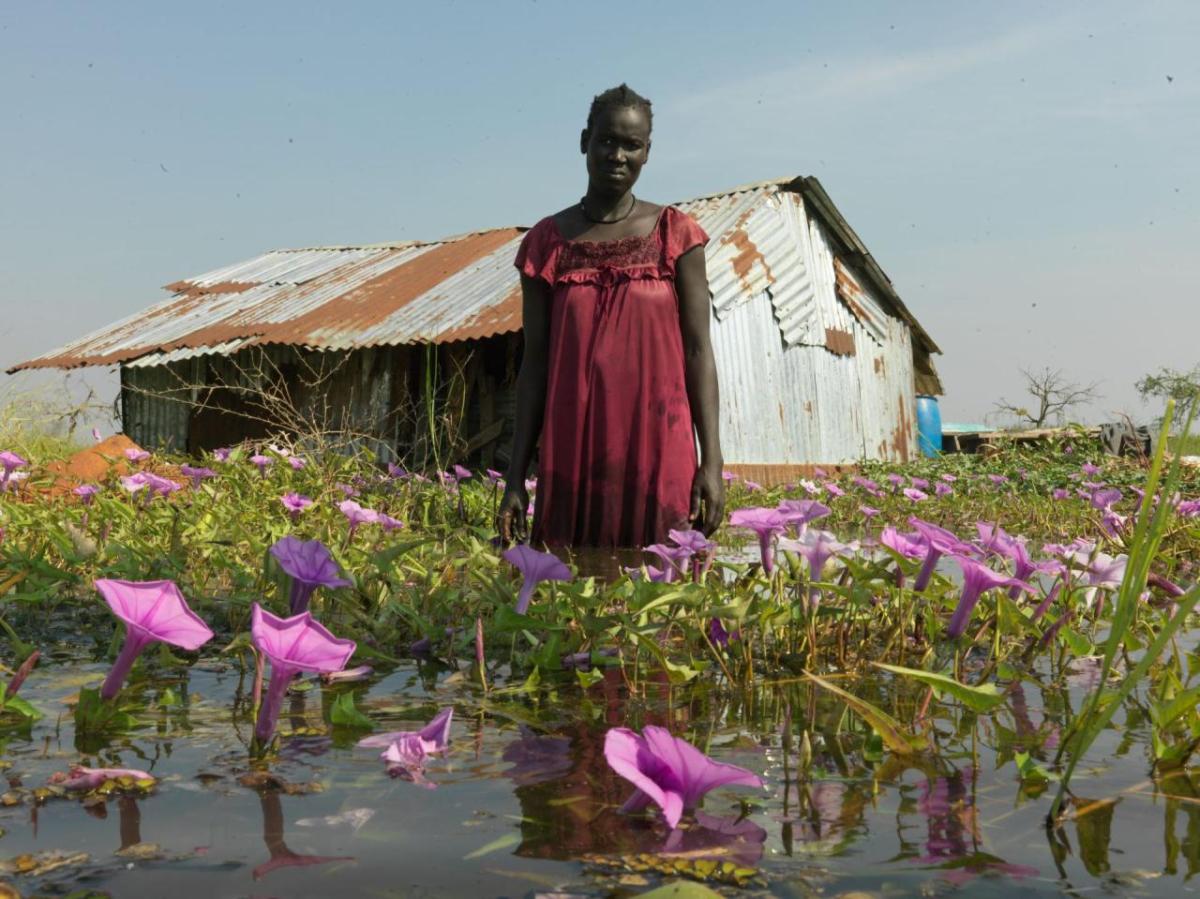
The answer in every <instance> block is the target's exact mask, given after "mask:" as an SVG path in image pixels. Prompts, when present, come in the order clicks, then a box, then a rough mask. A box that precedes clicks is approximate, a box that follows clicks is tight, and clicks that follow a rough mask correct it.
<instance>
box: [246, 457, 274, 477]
mask: <svg viewBox="0 0 1200 899" xmlns="http://www.w3.org/2000/svg"><path fill="white" fill-rule="evenodd" d="M250 461H251V462H252V463H253V464H254V467H255V468H257V469H258V473H259V474H260V475H261V476H262V477H264V478H265V477H266V476H267V468H268V467H270V466H272V465H274V464H275V459H274V458H273V457H271V456H264V455H263V454H262V453H255V454H254V455H253V456H251V457H250Z"/></svg>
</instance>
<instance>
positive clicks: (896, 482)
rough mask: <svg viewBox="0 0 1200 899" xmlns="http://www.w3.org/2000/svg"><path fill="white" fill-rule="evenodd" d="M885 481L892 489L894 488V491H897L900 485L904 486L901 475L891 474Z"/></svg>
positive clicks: (903, 479)
mask: <svg viewBox="0 0 1200 899" xmlns="http://www.w3.org/2000/svg"><path fill="white" fill-rule="evenodd" d="M887 481H888V483H889V484H891V485H892V487H894V488H895V489H896V490H899V489H900V487H901V485H902V484H904V482H905V478H904V475H902V474H896V473H895V472H892V473H891V474H889V475H888V476H887Z"/></svg>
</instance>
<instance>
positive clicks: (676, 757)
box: [604, 725, 763, 828]
mask: <svg viewBox="0 0 1200 899" xmlns="http://www.w3.org/2000/svg"><path fill="white" fill-rule="evenodd" d="M604 758H605V759H606V760H607V762H608V764H609V767H611V768H612V769H613V770H614V771H616V772H617V774H619V775H620V776H621V777H623V778H625V779H626V780H627V781H629V782H630V783H632V784H633V785H634V786H635V787H637V791H636V792H635V793H634V794H633V795H632V796H630V797H629V799H627V800H626V802H625V804H624V805H623V806H622V807H621V811H623V812H636V811H641V810H642V809H644V808H646V807H647V806H649V805H650V804H651V803H654V804H655V805H657V806H658V807H659V808H660V809H662V813H663V817H664V818H665V819H666V822H667V824H668V825H669V826H670V827H672V828H674V827H677V826H678V825H679V820H680V818H682V817H683V813H684V812H685V811H687V810H688V809H694V808H695V807H696V805H697V803H699V802H700V800H701V799H703V798H704V795H705V794H706V793H708V792H710V791H712V790H715V789H716V788H717V787H723V786H729V785H733V784H739V785H741V786H746V787H758V788H760V789H761V788H762V786H763V782H762V778H760V777H759V776H758V775H757V774H754V773H752V772H750V771H747V770H746V769H745V768H739V767H738V766H737V765H729V764H725V763H724V762H714V761H713V760H712V759H710V758H709V757H708V756H706V755H705V754H704V753H703V752H701V751H700V750H699V749H697V748H696V747H695V746H693V745H692V744H691V743H689V742H687V741H686V740H683V739H680V738H679V737H673V736H671V733H670V731H668V730H666V729H665V728H662V727H655V726H653V725H647V726H646V727H644V728H643V729H642V733H641V734H640V735H639V734H637V733H634V732H633V731H632V730H629V729H628V728H625V727H614V728H611V729H610V730H609V731H608V733H607V734H605V736H604Z"/></svg>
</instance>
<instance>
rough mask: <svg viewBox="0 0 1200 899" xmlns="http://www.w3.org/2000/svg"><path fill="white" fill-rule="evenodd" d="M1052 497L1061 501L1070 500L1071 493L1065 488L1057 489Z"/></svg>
mask: <svg viewBox="0 0 1200 899" xmlns="http://www.w3.org/2000/svg"><path fill="white" fill-rule="evenodd" d="M1050 495H1051V496H1053V497H1054V498H1055V499H1059V500H1061V499H1070V498H1071V491H1070V490H1068V489H1067V488H1065V487H1055V488H1054V490H1053V492H1052V493H1051V494H1050Z"/></svg>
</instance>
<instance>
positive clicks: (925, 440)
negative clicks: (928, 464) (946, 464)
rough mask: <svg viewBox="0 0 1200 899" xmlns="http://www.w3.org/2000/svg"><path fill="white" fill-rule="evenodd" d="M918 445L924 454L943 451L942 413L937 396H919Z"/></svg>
mask: <svg viewBox="0 0 1200 899" xmlns="http://www.w3.org/2000/svg"><path fill="white" fill-rule="evenodd" d="M917 445H918V446H919V447H920V448H921V455H923V456H936V455H938V454H939V453H941V451H942V413H941V412H940V411H939V410H938V401H937V397H936V396H918V397H917Z"/></svg>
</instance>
